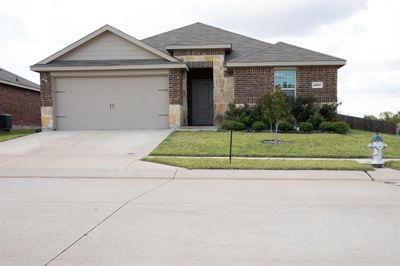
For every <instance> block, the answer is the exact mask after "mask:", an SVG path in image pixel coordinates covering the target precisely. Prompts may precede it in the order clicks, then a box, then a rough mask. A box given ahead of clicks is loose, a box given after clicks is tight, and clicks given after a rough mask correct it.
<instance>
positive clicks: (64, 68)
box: [30, 64, 189, 72]
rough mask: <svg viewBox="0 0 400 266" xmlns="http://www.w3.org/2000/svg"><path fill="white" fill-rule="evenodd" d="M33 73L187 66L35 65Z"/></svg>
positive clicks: (182, 65)
mask: <svg viewBox="0 0 400 266" xmlns="http://www.w3.org/2000/svg"><path fill="white" fill-rule="evenodd" d="M30 69H31V70H32V71H36V72H43V71H85V70H136V69H137V70H139V69H186V70H189V68H188V66H187V65H186V64H153V65H117V66H48V65H33V66H31V67H30Z"/></svg>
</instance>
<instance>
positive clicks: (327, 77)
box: [296, 66, 338, 102]
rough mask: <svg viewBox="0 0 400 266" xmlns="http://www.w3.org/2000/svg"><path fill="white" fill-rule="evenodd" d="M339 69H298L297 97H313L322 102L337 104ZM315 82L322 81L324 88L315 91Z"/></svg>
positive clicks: (314, 67)
mask: <svg viewBox="0 0 400 266" xmlns="http://www.w3.org/2000/svg"><path fill="white" fill-rule="evenodd" d="M337 69H338V68H337V67H336V66H305V67H297V71H296V83H297V84H296V95H297V96H313V97H315V98H316V99H317V100H318V101H320V102H336V101H337ZM313 81H322V82H323V83H324V88H322V89H313V88H312V87H311V83H312V82H313Z"/></svg>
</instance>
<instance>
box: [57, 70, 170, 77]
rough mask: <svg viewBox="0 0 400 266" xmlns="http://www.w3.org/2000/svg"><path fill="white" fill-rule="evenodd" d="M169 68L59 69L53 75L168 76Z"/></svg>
mask: <svg viewBox="0 0 400 266" xmlns="http://www.w3.org/2000/svg"><path fill="white" fill-rule="evenodd" d="M168 74H169V71H168V70H161V69H160V70H114V71H107V70H104V71H57V72H51V76H52V77H137V76H168Z"/></svg>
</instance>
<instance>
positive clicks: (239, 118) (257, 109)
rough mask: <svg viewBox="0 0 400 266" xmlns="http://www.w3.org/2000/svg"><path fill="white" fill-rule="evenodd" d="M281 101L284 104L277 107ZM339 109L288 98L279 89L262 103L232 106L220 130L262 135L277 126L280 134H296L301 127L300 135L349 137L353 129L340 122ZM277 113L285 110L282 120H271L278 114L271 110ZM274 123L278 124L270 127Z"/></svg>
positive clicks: (312, 100)
mask: <svg viewBox="0 0 400 266" xmlns="http://www.w3.org/2000/svg"><path fill="white" fill-rule="evenodd" d="M279 97H280V98H279ZM282 97H283V98H282ZM279 101H280V102H281V104H278V103H279ZM276 104H278V105H277V106H276ZM337 107H338V104H334V103H332V104H320V103H319V102H318V101H317V100H316V99H315V98H314V97H311V96H306V97H297V98H292V97H290V98H286V96H285V95H284V93H283V92H281V91H280V90H279V88H277V91H275V92H274V93H271V94H266V95H265V96H263V97H262V98H261V100H260V103H258V104H256V105H253V106H250V105H243V106H235V105H234V104H231V105H230V106H229V110H228V111H227V112H226V113H225V117H224V119H225V120H224V122H223V123H222V125H221V128H222V129H225V130H230V129H233V130H236V131H240V130H243V129H247V130H255V131H261V130H266V129H267V128H268V129H269V128H271V127H274V126H275V124H278V129H279V132H295V128H296V127H298V128H299V130H300V132H305V133H307V132H311V131H314V130H316V131H323V132H334V133H338V134H346V133H347V132H348V131H349V129H350V127H349V126H348V124H347V123H346V122H343V121H337ZM276 109H282V112H281V114H280V116H281V118H279V119H278V121H275V120H272V117H275V113H276V112H271V110H276ZM283 110H285V111H283ZM274 119H276V118H274ZM271 121H275V122H272V123H271ZM262 125H264V126H262Z"/></svg>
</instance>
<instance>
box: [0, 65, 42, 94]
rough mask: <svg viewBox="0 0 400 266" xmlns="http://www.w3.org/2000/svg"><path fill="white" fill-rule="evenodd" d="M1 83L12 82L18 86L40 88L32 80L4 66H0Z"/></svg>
mask: <svg viewBox="0 0 400 266" xmlns="http://www.w3.org/2000/svg"><path fill="white" fill-rule="evenodd" d="M0 83H8V84H9V83H11V84H13V85H15V86H16V87H21V86H23V87H29V88H32V89H40V86H39V85H38V84H36V83H34V82H32V81H30V80H27V79H24V78H23V77H21V76H18V75H16V74H14V73H11V72H9V71H7V70H5V69H4V68H0Z"/></svg>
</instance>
